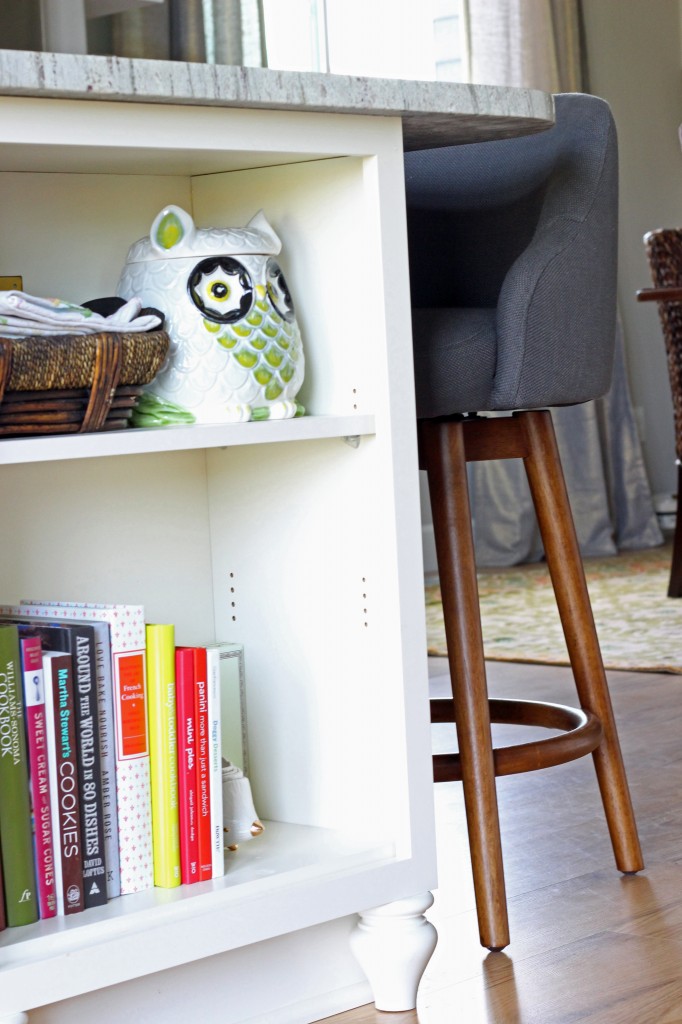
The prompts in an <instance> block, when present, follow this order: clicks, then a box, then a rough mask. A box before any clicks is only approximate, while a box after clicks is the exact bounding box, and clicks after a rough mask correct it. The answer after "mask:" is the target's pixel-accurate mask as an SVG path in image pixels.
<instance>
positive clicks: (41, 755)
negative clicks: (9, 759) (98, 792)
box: [19, 633, 57, 918]
mask: <svg viewBox="0 0 682 1024" xmlns="http://www.w3.org/2000/svg"><path fill="white" fill-rule="evenodd" d="M19 647H20V650H21V668H22V678H23V686H24V709H25V716H26V741H27V747H28V761H29V774H30V788H31V807H32V810H33V840H34V847H35V863H36V882H37V886H38V912H39V914H40V917H41V918H46V917H55V916H56V914H57V891H56V885H55V870H54V838H53V829H52V812H51V809H50V778H49V774H48V765H47V734H46V727H47V726H46V718H45V683H44V679H43V649H42V644H41V642H40V638H39V637H37V636H22V635H21V633H20V636H19Z"/></svg>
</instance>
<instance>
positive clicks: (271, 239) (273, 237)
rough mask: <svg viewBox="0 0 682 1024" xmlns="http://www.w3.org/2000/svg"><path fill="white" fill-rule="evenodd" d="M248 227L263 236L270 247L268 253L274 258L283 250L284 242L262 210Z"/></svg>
mask: <svg viewBox="0 0 682 1024" xmlns="http://www.w3.org/2000/svg"><path fill="white" fill-rule="evenodd" d="M246 226H247V228H250V229H251V230H252V231H257V232H258V233H259V234H260V235H262V236H263V238H264V240H265V242H266V243H267V245H268V247H269V248H268V252H271V253H272V255H273V256H276V255H277V253H278V252H279V251H280V249H281V248H282V242H281V239H280V237H279V235H277V233H276V232H275V230H274V228H273V227H272V225H271V224H270V221H269V220H268V218H267V217H266V216H265V214H264V213H263V211H262V210H259V211H258V213H257V214H256V216H255V217H252V218H251V220H250V221H249V223H248V224H247V225H246Z"/></svg>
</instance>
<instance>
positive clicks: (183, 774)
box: [175, 647, 199, 885]
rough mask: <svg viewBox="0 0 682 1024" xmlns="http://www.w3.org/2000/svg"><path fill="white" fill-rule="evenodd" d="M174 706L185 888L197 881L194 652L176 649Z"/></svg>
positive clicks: (181, 869) (181, 853)
mask: <svg viewBox="0 0 682 1024" xmlns="http://www.w3.org/2000/svg"><path fill="white" fill-rule="evenodd" d="M175 688H176V689H175V707H176V714H177V736H178V811H179V818H180V871H181V876H182V881H183V884H184V885H188V884H189V883H190V882H198V881H199V833H198V831H197V825H198V819H197V809H198V807H197V735H196V719H195V714H194V651H193V649H192V648H191V647H176V649H175Z"/></svg>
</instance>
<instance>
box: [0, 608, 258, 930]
mask: <svg viewBox="0 0 682 1024" xmlns="http://www.w3.org/2000/svg"><path fill="white" fill-rule="evenodd" d="M243 655H244V652H243V648H242V646H241V645H239V644H229V643H213V644H207V645H205V646H197V647H181V646H176V643H175V629H174V627H173V626H172V625H165V624H164V625H153V624H146V623H145V620H144V610H143V608H142V606H140V605H87V604H66V603H40V602H36V601H26V602H22V603H21V604H20V605H15V606H0V853H1V854H2V858H1V863H2V874H3V878H2V888H1V889H0V892H4V903H3V901H1V900H0V926H2V927H5V926H7V925H8V926H15V925H24V924H30V923H32V922H34V921H36V920H38V919H39V918H48V917H54V916H56V915H59V914H75V913H79V912H81V911H83V910H86V909H88V908H91V907H97V906H101V905H103V904H104V903H106V902H107V900H109V899H112V898H114V897H117V896H120V895H125V894H127V893H133V892H139V891H140V890H143V889H147V888H150V887H151V886H153V885H157V886H162V887H164V888H171V887H174V886H176V885H180V884H188V883H193V882H201V881H204V880H207V879H211V878H216V877H218V876H220V875H222V874H223V873H224V870H225V869H224V833H223V806H222V765H223V760H224V759H225V758H227V759H228V760H229V761H230V762H232V763H234V764H238V765H241V766H242V767H243V768H244V770H245V772H247V773H248V764H247V748H246V714H245V707H246V704H245V695H244V656H243Z"/></svg>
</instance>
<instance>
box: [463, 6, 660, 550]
mask: <svg viewBox="0 0 682 1024" xmlns="http://www.w3.org/2000/svg"><path fill="white" fill-rule="evenodd" d="M467 8H468V9H467V15H468V28H469V47H470V54H469V58H470V68H471V80H472V81H474V82H478V83H487V84H489V85H512V86H519V87H526V88H536V89H543V90H545V91H547V92H581V91H587V89H588V85H587V72H586V61H585V46H584V39H583V32H582V17H581V8H580V0H467ZM552 415H553V419H554V426H555V429H556V434H557V442H558V444H559V448H560V450H561V457H562V462H563V467H564V474H565V476H566V483H567V487H568V491H569V494H570V497H571V505H572V509H573V516H574V519H575V524H576V530H577V533H578V538H579V540H580V545H581V548H582V551H583V554H586V555H608V554H613V553H614V552H615V551H616V549H619V548H622V549H628V548H629V549H633V548H645V547H649V546H652V545H656V544H660V543H661V542H662V540H663V537H662V535H661V532H660V529H659V527H658V522H657V519H656V516H655V513H654V508H653V500H652V496H651V490H650V487H649V481H648V477H647V473H646V469H645V466H644V459H643V455H642V449H641V443H640V440H639V435H638V432H637V427H636V422H635V417H634V412H633V409H632V403H631V399H630V392H629V386H628V380H627V369H626V364H625V358H624V351H623V344H622V332H621V330H620V327H619V328H618V337H617V346H616V360H615V366H614V374H613V384H612V387H611V390H610V392H609V394H608V395H606V396H605V397H604V398H602V399H599V400H598V401H597V402H590V403H587V404H586V405H579V406H573V407H570V408H564V409H555V410H553V414H552ZM469 470H470V477H469V481H470V488H471V504H472V511H473V519H474V534H475V538H476V556H477V561H478V563H479V564H480V565H505V564H506V565H509V564H514V563H517V562H527V561H535V560H537V559H538V558H541V557H542V544H541V542H540V536H539V532H538V529H537V525H536V522H535V515H534V512H533V505H532V501H531V498H530V493H529V491H528V486H527V483H526V479H525V475H524V473H523V472H522V469H521V467H520V466H519V465H518V464H517V462H516V461H506V462H490V463H475V464H472V465H471V466H470V467H469Z"/></svg>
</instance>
